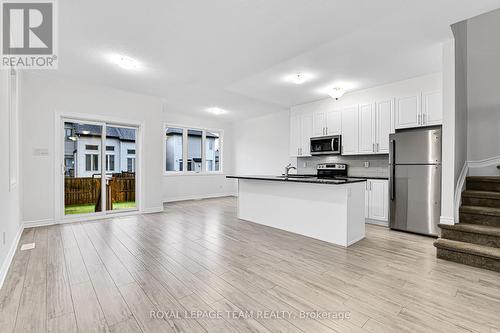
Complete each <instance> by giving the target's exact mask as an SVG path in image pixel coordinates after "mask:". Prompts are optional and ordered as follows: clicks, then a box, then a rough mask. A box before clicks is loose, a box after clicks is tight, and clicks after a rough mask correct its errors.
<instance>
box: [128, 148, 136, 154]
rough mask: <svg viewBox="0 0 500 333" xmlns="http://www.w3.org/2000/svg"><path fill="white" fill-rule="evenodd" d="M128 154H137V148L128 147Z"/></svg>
mask: <svg viewBox="0 0 500 333" xmlns="http://www.w3.org/2000/svg"><path fill="white" fill-rule="evenodd" d="M127 154H128V155H135V149H127Z"/></svg>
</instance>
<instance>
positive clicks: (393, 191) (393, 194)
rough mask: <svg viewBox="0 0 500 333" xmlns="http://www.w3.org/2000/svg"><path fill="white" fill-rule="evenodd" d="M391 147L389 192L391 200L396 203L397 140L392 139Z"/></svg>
mask: <svg viewBox="0 0 500 333" xmlns="http://www.w3.org/2000/svg"><path fill="white" fill-rule="evenodd" d="M390 143H391V145H390V156H391V160H390V161H389V191H390V192H391V200H392V201H394V199H395V198H396V179H395V177H396V167H395V165H394V163H395V162H396V158H395V156H396V140H394V139H392V140H391V142H390Z"/></svg>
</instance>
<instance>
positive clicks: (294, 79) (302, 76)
mask: <svg viewBox="0 0 500 333" xmlns="http://www.w3.org/2000/svg"><path fill="white" fill-rule="evenodd" d="M311 78H312V75H311V74H307V73H296V74H290V75H288V76H286V77H285V80H286V81H288V82H291V83H295V84H302V83H304V82H306V81H309V80H310V79H311Z"/></svg>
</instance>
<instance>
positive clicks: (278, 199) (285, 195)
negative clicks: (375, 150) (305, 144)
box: [238, 179, 364, 246]
mask: <svg viewBox="0 0 500 333" xmlns="http://www.w3.org/2000/svg"><path fill="white" fill-rule="evenodd" d="M361 184H362V183H361ZM350 185H351V184H346V185H326V184H310V183H295V182H273V181H265V180H245V179H240V180H239V186H238V188H239V193H238V218H240V219H243V220H247V221H251V222H255V223H259V224H263V225H267V226H270V227H274V228H278V229H282V230H286V231H290V232H293V233H297V234H301V235H304V236H308V237H312V238H316V239H320V240H323V241H326V242H330V243H333V244H337V245H342V246H347V245H348V241H347V240H348V239H347V238H348V231H347V222H348V221H347V217H348V204H347V201H348V197H347V195H348V193H347V192H348V187H349V186H350ZM362 187H363V185H361V188H362ZM362 207H364V206H362ZM363 222H364V221H363Z"/></svg>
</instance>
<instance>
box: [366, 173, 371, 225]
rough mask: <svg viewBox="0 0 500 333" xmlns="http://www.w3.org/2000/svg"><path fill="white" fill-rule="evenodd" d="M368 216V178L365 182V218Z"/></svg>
mask: <svg viewBox="0 0 500 333" xmlns="http://www.w3.org/2000/svg"><path fill="white" fill-rule="evenodd" d="M367 218H370V180H367V181H366V183H365V219H367Z"/></svg>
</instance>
